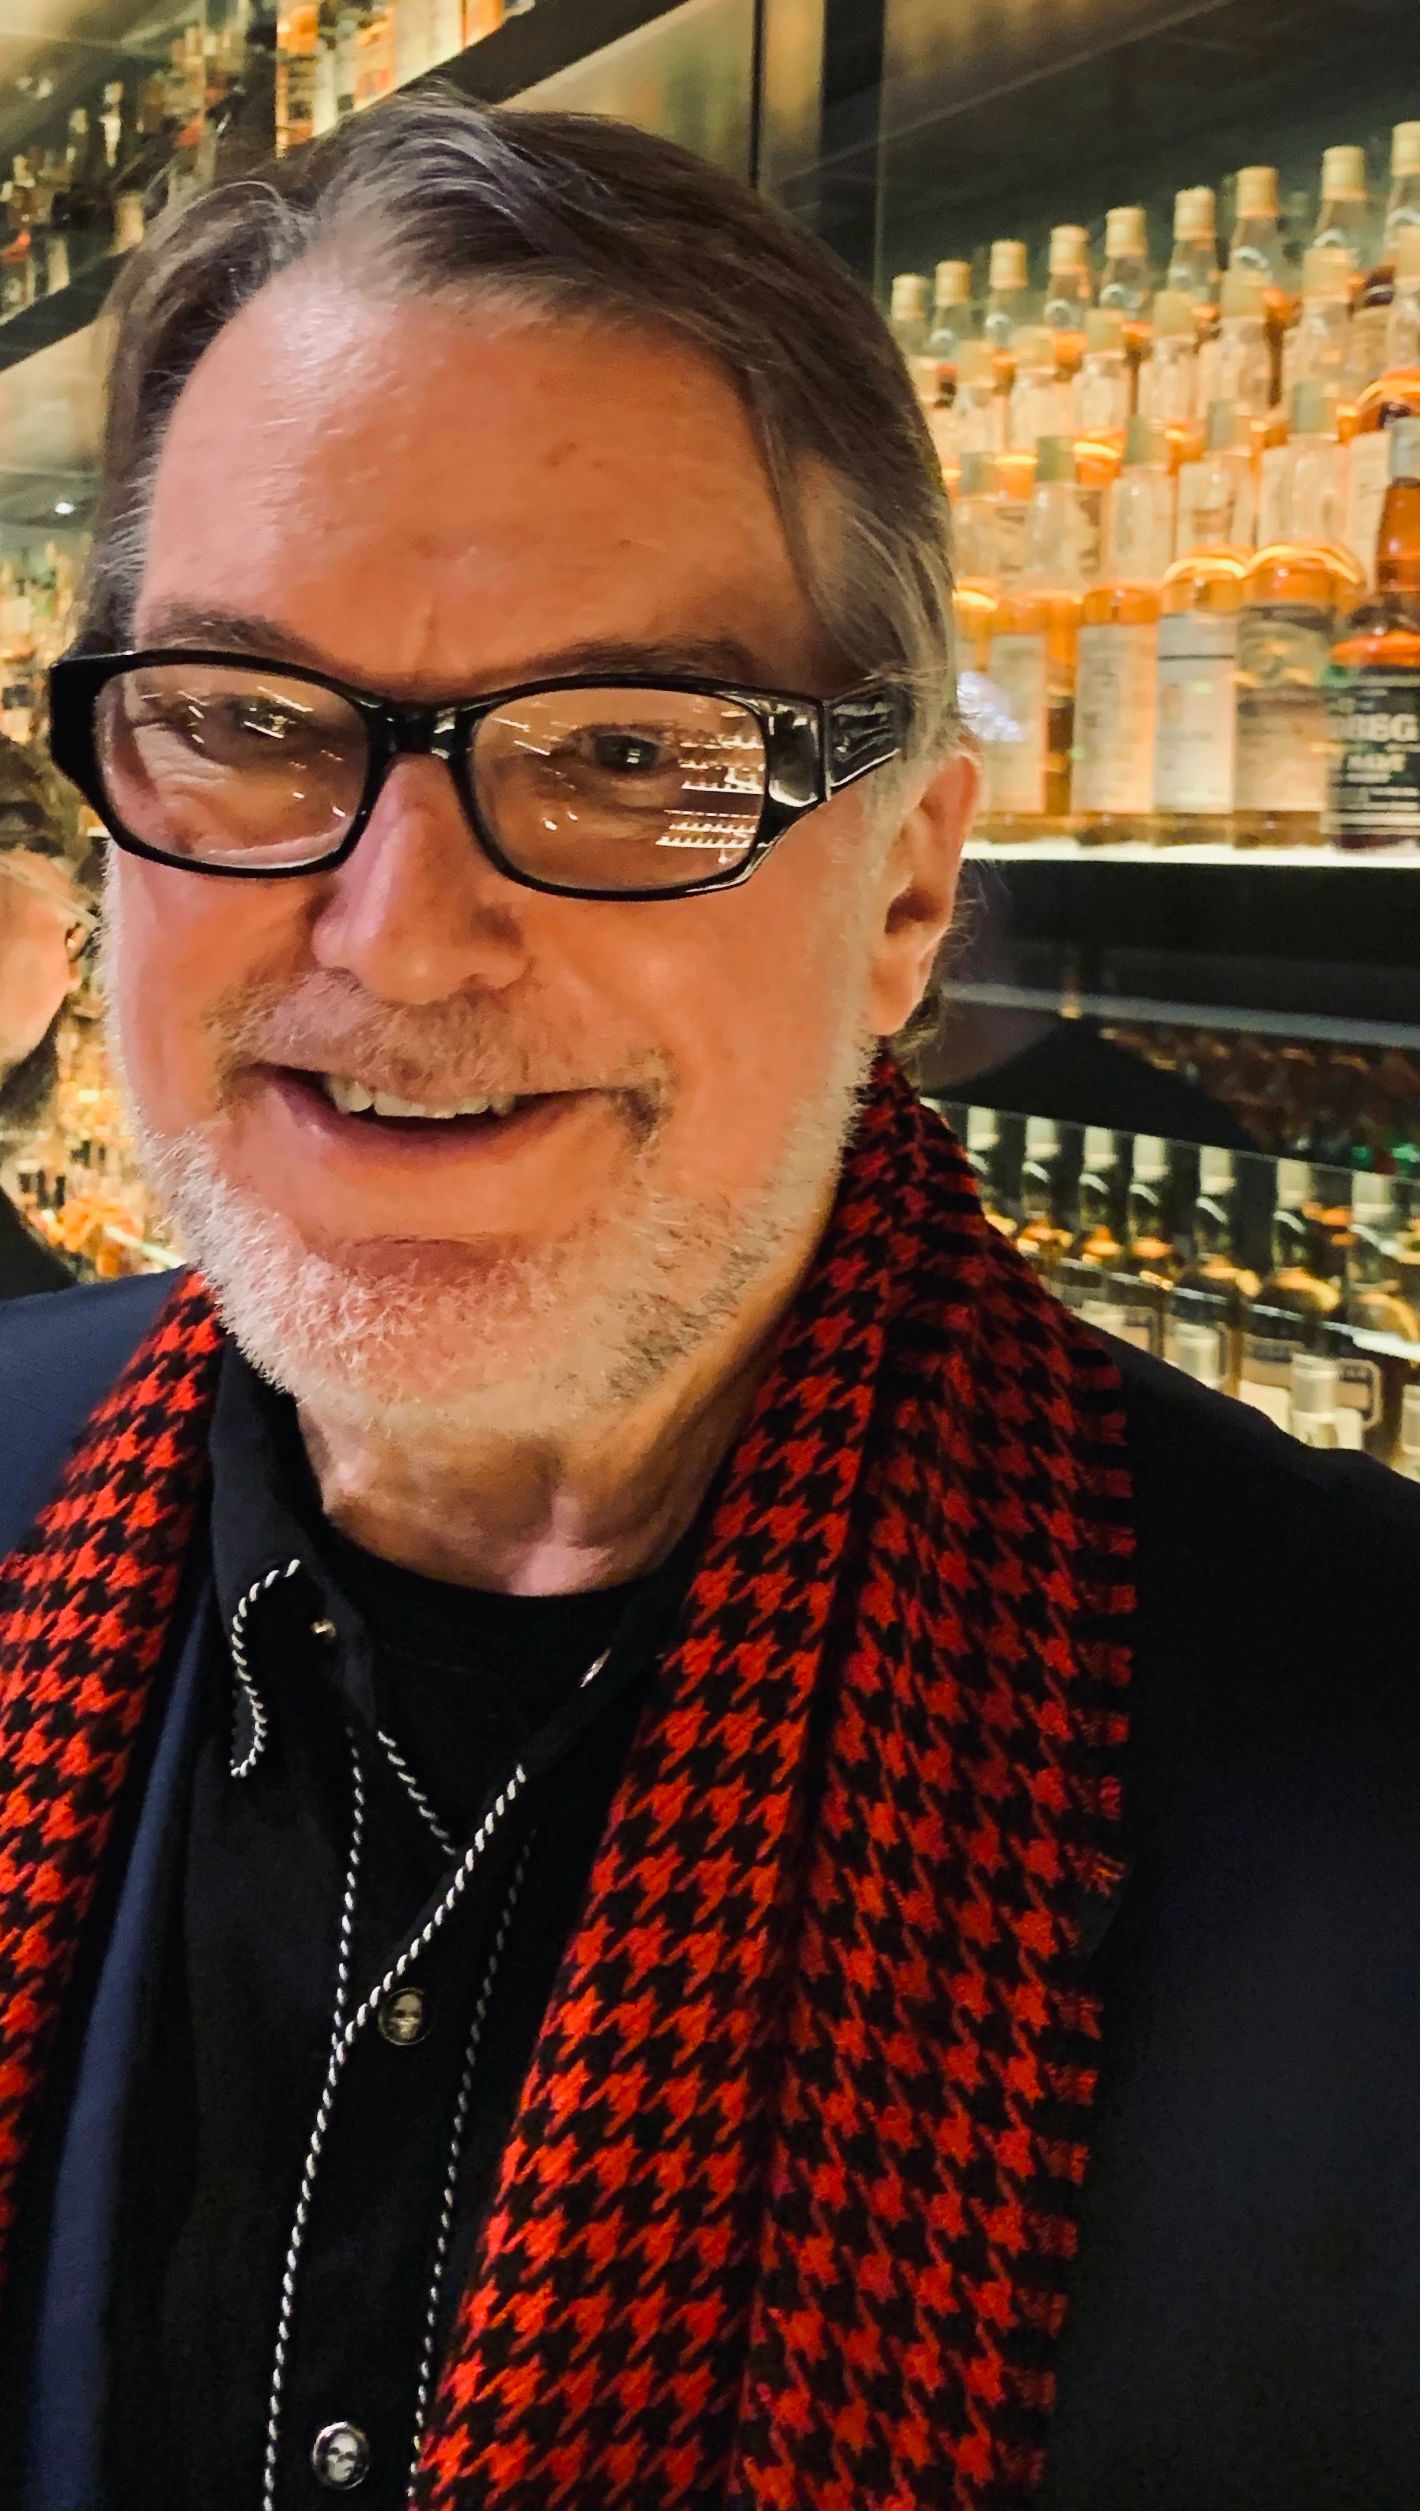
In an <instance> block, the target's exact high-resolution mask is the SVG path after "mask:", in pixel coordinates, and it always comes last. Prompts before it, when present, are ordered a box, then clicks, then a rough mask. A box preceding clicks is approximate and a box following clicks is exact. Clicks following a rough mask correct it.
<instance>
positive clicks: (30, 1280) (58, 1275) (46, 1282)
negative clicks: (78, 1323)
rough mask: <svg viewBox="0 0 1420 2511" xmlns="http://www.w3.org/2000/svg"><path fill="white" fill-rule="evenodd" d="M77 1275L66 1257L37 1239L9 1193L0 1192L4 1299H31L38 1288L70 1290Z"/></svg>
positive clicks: (0, 1290)
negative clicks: (73, 1272) (71, 1270)
mask: <svg viewBox="0 0 1420 2511" xmlns="http://www.w3.org/2000/svg"><path fill="white" fill-rule="evenodd" d="M73 1279H74V1276H73V1274H72V1273H71V1272H70V1270H69V1267H68V1265H67V1264H66V1263H65V1262H64V1259H63V1257H62V1256H58V1255H56V1254H55V1252H54V1249H53V1248H52V1247H48V1246H46V1245H45V1242H44V1240H43V1239H42V1238H37V1237H36V1236H35V1233H34V1231H33V1230H32V1229H31V1228H30V1227H29V1225H28V1223H27V1222H26V1221H25V1219H24V1218H23V1216H22V1214H20V1213H19V1212H17V1211H16V1209H15V1206H14V1204H13V1203H12V1202H11V1201H10V1198H9V1196H8V1195H7V1194H0V1299H28V1298H30V1297H31V1296H32V1294H33V1293H34V1292H35V1291H37V1290H67V1289H69V1287H70V1286H71V1284H72V1282H73Z"/></svg>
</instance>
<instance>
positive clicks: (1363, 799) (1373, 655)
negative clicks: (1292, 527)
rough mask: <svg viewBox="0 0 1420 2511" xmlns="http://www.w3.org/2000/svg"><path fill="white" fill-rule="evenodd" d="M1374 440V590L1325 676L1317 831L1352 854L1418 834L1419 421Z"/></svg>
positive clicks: (1354, 614)
mask: <svg viewBox="0 0 1420 2511" xmlns="http://www.w3.org/2000/svg"><path fill="white" fill-rule="evenodd" d="M1383 441H1385V442H1386V443H1388V445H1389V448H1390V485H1389V487H1388V489H1387V491H1386V496H1385V503H1384V505H1383V506H1382V509H1381V525H1380V532H1379V536H1378V543H1377V554H1376V563H1375V578H1376V589H1375V591H1374V593H1372V594H1371V595H1370V596H1369V598H1367V599H1366V600H1364V601H1362V602H1360V603H1358V604H1357V605H1356V607H1355V608H1354V609H1353V610H1352V611H1351V614H1350V616H1349V617H1348V618H1347V619H1346V620H1345V622H1344V624H1343V625H1342V628H1341V631H1340V634H1339V635H1338V636H1337V639H1336V642H1335V643H1334V645H1333V647H1332V650H1331V667H1330V670H1329V671H1328V673H1327V677H1326V715H1327V726H1328V730H1329V733H1330V736H1331V744H1332V748H1331V773H1330V779H1329V784H1328V791H1327V807H1326V817H1325V821H1324V824H1323V825H1324V832H1325V834H1326V835H1327V836H1328V837H1330V838H1331V839H1332V840H1333V841H1334V842H1335V843H1336V844H1337V845H1339V846H1345V847H1348V848H1351V849H1353V850H1355V851H1358V852H1360V851H1371V850H1374V849H1377V848H1380V847H1385V846H1402V845H1414V844H1415V843H1416V842H1417V841H1420V418H1404V419H1401V420H1399V421H1398V422H1397V424H1396V425H1395V426H1394V427H1392V428H1391V429H1389V431H1388V433H1387V436H1386V438H1385V439H1384V440H1383Z"/></svg>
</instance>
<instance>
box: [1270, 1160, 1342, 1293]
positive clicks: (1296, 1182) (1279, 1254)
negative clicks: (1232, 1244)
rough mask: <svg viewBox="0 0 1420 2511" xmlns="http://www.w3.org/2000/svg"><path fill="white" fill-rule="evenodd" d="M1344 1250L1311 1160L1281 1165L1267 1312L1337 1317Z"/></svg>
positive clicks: (1283, 1161)
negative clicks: (1330, 1221) (1325, 1213)
mask: <svg viewBox="0 0 1420 2511" xmlns="http://www.w3.org/2000/svg"><path fill="white" fill-rule="evenodd" d="M1344 1260H1345V1259H1344V1249H1343V1247H1342V1246H1341V1244H1340V1243H1339V1233H1338V1232H1337V1231H1335V1230H1334V1229H1333V1228H1331V1227H1329V1226H1327V1225H1326V1224H1325V1221H1324V1217H1323V1206H1322V1204H1321V1202H1320V1200H1319V1196H1318V1180H1317V1176H1316V1172H1315V1171H1314V1169H1313V1168H1312V1166H1311V1163H1310V1162H1309V1161H1307V1160H1279V1161H1278V1163H1277V1199H1276V1203H1275V1205H1274V1207H1273V1214H1272V1264H1271V1269H1270V1271H1269V1272H1268V1273H1267V1275H1266V1276H1265V1278H1264V1280H1263V1281H1262V1282H1261V1283H1260V1284H1259V1286H1258V1299H1259V1301H1260V1303H1261V1304H1262V1305H1263V1306H1264V1307H1268V1308H1274V1309H1281V1310H1284V1311H1287V1312H1289V1313H1290V1314H1291V1315H1293V1316H1303V1317H1313V1318H1331V1317H1334V1316H1335V1315H1336V1314H1337V1312H1338V1310H1339V1309H1340V1306H1341V1301H1342V1295H1343V1287H1342V1275H1343V1266H1344Z"/></svg>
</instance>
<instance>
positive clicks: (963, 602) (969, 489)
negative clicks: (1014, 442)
mask: <svg viewBox="0 0 1420 2511" xmlns="http://www.w3.org/2000/svg"><path fill="white" fill-rule="evenodd" d="M996 507H997V488H996V466H995V463H994V461H993V459H992V457H991V455H990V454H989V453H978V452H972V453H967V454H963V456H962V463H961V477H960V481H959V483H958V486H957V490H956V494H955V496H954V497H953V499H952V606H953V611H954V613H955V618H956V630H957V646H958V652H959V659H960V663H961V664H962V665H963V666H964V667H965V669H967V670H968V671H972V672H975V673H977V674H978V675H980V676H982V677H983V678H984V676H985V674H986V673H987V672H988V671H989V669H990V663H991V637H992V632H993V630H994V628H995V625H996V614H997V611H998V610H999V608H1000V599H1001V586H1000V570H999V564H998V557H997V548H996Z"/></svg>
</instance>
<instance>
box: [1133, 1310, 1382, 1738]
mask: <svg viewBox="0 0 1420 2511" xmlns="http://www.w3.org/2000/svg"><path fill="white" fill-rule="evenodd" d="M1112 1350H1113V1354H1114V1357H1115V1358H1116V1360H1117V1361H1118V1363H1119V1367H1120V1373H1121V1376H1122V1378H1123V1380H1124V1400H1125V1418H1126V1437H1127V1443H1128V1453H1129V1462H1130V1469H1131V1473H1132V1478H1133V1485H1134V1523H1135V1535H1136V1547H1137V1548H1136V1560H1135V1587H1136V1592H1137V1597H1138V1612H1137V1621H1136V1637H1135V1664H1136V1684H1137V1689H1138V1705H1139V1708H1140V1711H1141V1714H1142V1717H1143V1721H1144V1724H1145V1728H1146V1731H1147V1732H1149V1733H1150V1734H1152V1735H1154V1736H1156V1737H1157V1739H1158V1741H1159V1744H1160V1746H1161V1748H1163V1747H1164V1746H1165V1739H1166V1738H1168V1737H1174V1738H1178V1737H1180V1736H1181V1735H1182V1733H1183V1732H1184V1731H1185V1730H1189V1731H1193V1732H1200V1731H1211V1732H1212V1733H1213V1735H1214V1736H1215V1737H1217V1738H1219V1739H1221V1738H1223V1737H1225V1736H1226V1737H1227V1738H1228V1739H1229V1741H1230V1742H1243V1741H1244V1740H1245V1739H1246V1738H1247V1737H1248V1736H1249V1735H1250V1734H1252V1733H1256V1732H1259V1731H1263V1730H1267V1729H1275V1728H1276V1726H1277V1722H1278V1721H1279V1720H1280V1721H1283V1722H1284V1723H1285V1726H1286V1728H1287V1731H1288V1732H1289V1733H1290V1734H1292V1735H1299V1734H1300V1733H1301V1732H1302V1731H1303V1730H1304V1729H1306V1728H1308V1727H1310V1728H1311V1729H1312V1730H1313V1731H1316V1732H1321V1731H1326V1732H1328V1733H1330V1732H1332V1731H1333V1730H1334V1728H1335V1727H1336V1725H1337V1722H1338V1721H1339V1722H1340V1723H1341V1724H1342V1725H1343V1726H1345V1725H1347V1724H1348V1723H1349V1724H1350V1725H1352V1726H1353V1727H1355V1726H1359V1725H1361V1724H1366V1723H1373V1724H1375V1725H1376V1726H1377V1731H1378V1732H1379V1731H1382V1730H1384V1729H1387V1728H1389V1729H1390V1730H1391V1731H1399V1730H1401V1729H1404V1730H1406V1731H1409V1730H1412V1729H1416V1728H1417V1727H1420V1686H1417V1684H1416V1682H1415V1678H1414V1671H1413V1666H1412V1665H1411V1663H1410V1657H1411V1653H1412V1646H1413V1641H1412V1638H1411V1634H1412V1633H1413V1630H1414V1625H1415V1618H1416V1606H1417V1600H1418V1599H1420V1486H1417V1485H1416V1484H1414V1483H1412V1482H1409V1481H1407V1480H1405V1479H1404V1478H1403V1477H1402V1476H1401V1475H1399V1474H1395V1473H1392V1472H1390V1471H1389V1470H1388V1469H1387V1468H1386V1467H1385V1466H1383V1465H1379V1464H1376V1463H1374V1462H1373V1461H1372V1460H1371V1459H1369V1458H1367V1457H1364V1456H1356V1455H1340V1454H1336V1453H1334V1452H1332V1453H1325V1452H1323V1451H1319V1450H1317V1449H1314V1448H1308V1447H1304V1446H1302V1445H1301V1444H1300V1442H1299V1441H1298V1440H1296V1439H1293V1438H1290V1437H1289V1436H1288V1435H1287V1434H1286V1433H1285V1432H1284V1431H1281V1430H1278V1429H1276V1428H1275V1427H1274V1426H1273V1424H1272V1423H1271V1422H1270V1421H1268V1420H1266V1419H1265V1418H1264V1417H1263V1415H1262V1414H1260V1413H1259V1412H1257V1411H1256V1410H1254V1409H1253V1408H1252V1407H1251V1406H1249V1405H1247V1404H1244V1403H1240V1402H1237V1401H1236V1400H1234V1399H1233V1398H1231V1397H1228V1396H1223V1395H1213V1394H1209V1393H1208V1392H1206V1391H1205V1390H1204V1389H1203V1388H1201V1387H1198V1386H1196V1385H1194V1384H1193V1383H1192V1382H1191V1381H1190V1380H1189V1379H1187V1378H1186V1377H1184V1376H1182V1375H1181V1374H1180V1373H1179V1372H1178V1371H1177V1370H1174V1369H1171V1368H1168V1367H1166V1366H1165V1365H1164V1364H1163V1363H1162V1362H1160V1361H1156V1360H1151V1359H1148V1358H1146V1357H1145V1356H1144V1355H1142V1354H1140V1353H1138V1352H1135V1351H1131V1350H1128V1349H1126V1348H1125V1347H1123V1346H1121V1345H1118V1344H1114V1345H1112Z"/></svg>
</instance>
